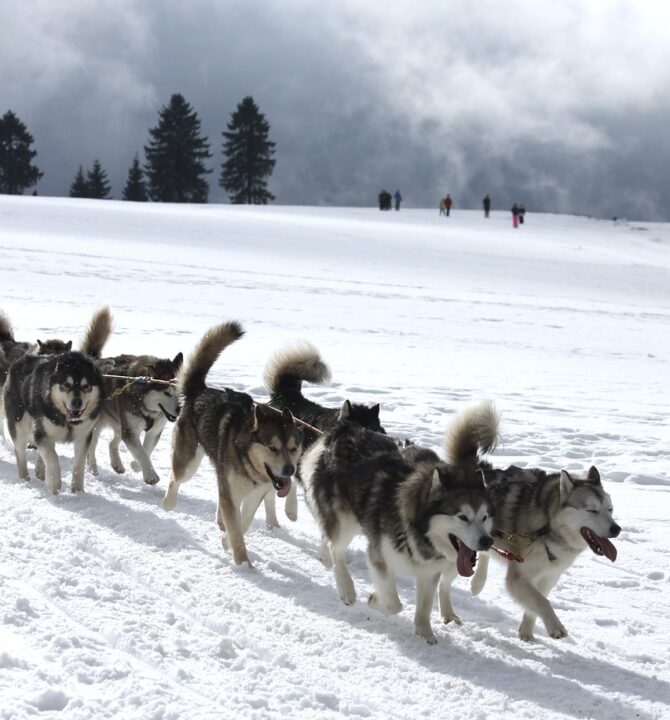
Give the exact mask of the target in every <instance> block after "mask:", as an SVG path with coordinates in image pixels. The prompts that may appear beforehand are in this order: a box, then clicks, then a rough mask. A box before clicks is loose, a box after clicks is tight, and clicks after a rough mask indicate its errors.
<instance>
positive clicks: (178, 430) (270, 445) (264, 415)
mask: <svg viewBox="0 0 670 720" xmlns="http://www.w3.org/2000/svg"><path fill="white" fill-rule="evenodd" d="M243 334H244V331H243V330H242V327H241V326H240V325H239V323H236V322H228V323H223V324H222V325H217V326H215V327H213V328H212V329H211V330H209V332H207V333H206V334H205V336H204V337H203V338H202V340H201V341H200V343H199V344H198V345H197V347H196V349H195V350H194V351H193V354H192V355H191V357H190V358H189V359H188V362H187V363H186V365H185V366H184V367H182V368H181V370H180V371H179V374H178V376H177V389H178V391H179V394H180V396H181V398H182V403H183V407H182V411H181V413H180V415H179V418H178V419H177V423H176V426H175V430H174V433H173V436H172V473H171V477H170V484H169V487H168V489H167V492H166V494H165V498H164V500H163V507H164V508H165V509H166V510H171V509H172V508H173V507H174V506H175V504H176V502H177V493H178V490H179V486H180V485H181V483H183V482H185V481H186V480H188V479H189V478H191V477H192V476H193V474H194V473H195V471H196V470H197V469H198V466H199V465H200V462H201V460H202V458H203V457H204V455H207V456H208V457H209V459H210V460H211V462H212V464H213V465H214V469H215V471H216V479H217V483H218V490H219V492H218V508H217V513H216V517H217V522H218V525H219V528H220V529H221V530H222V531H223V532H224V533H225V535H224V537H223V539H222V542H223V546H224V548H226V549H229V550H230V551H231V552H232V556H233V561H234V562H235V564H237V565H240V564H242V563H244V562H246V563H248V564H249V565H250V566H251V563H250V561H249V557H248V555H247V548H246V545H245V543H244V533H245V532H246V531H247V529H248V528H249V525H250V524H251V520H252V519H253V516H254V513H255V512H256V509H257V508H258V505H259V504H260V502H261V500H262V499H263V497H264V496H265V494H266V492H267V491H268V489H269V488H271V487H274V489H275V491H276V492H277V495H279V497H286V495H287V494H288V492H289V490H290V489H291V476H292V475H293V474H294V472H295V469H296V464H297V462H298V459H299V457H300V453H301V450H302V432H301V431H300V429H299V428H298V427H297V426H296V424H295V422H294V420H293V415H292V414H291V412H290V410H288V409H287V408H284V410H282V411H280V410H276V409H274V408H269V407H267V406H263V405H258V404H256V403H255V402H254V400H253V398H252V397H251V396H250V395H247V394H246V393H242V392H237V391H235V390H231V389H230V388H225V389H223V390H217V389H214V388H210V387H207V385H206V384H205V379H206V377H207V373H208V372H209V370H210V368H211V367H212V365H213V364H214V363H215V362H216V360H217V358H218V357H219V354H220V353H221V352H222V351H223V350H224V349H225V348H226V347H228V346H229V345H231V344H232V343H233V342H235V341H236V340H238V339H239V338H241V337H242V335H243ZM241 505H244V507H243V512H242V514H241V513H240V507H241Z"/></svg>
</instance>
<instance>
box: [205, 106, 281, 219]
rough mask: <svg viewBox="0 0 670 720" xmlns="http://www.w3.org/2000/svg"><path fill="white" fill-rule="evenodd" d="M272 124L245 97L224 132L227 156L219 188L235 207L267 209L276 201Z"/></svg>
mask: <svg viewBox="0 0 670 720" xmlns="http://www.w3.org/2000/svg"><path fill="white" fill-rule="evenodd" d="M269 132H270V124H269V123H268V122H267V120H266V119H265V115H263V113H261V112H260V111H259V109H258V106H257V105H256V103H255V102H254V99H253V98H252V97H251V96H248V97H245V98H244V100H242V102H241V103H240V104H239V105H238V106H237V109H236V110H235V112H234V113H232V116H231V121H230V122H229V123H228V131H227V132H225V131H224V132H223V133H222V134H223V137H224V143H223V154H224V155H225V156H226V158H227V159H226V160H225V161H224V162H223V163H222V165H221V176H220V178H219V185H220V186H221V187H222V188H224V189H225V190H226V191H227V192H228V194H229V196H230V200H231V202H233V203H244V204H249V205H251V204H254V205H267V203H268V201H269V200H274V199H275V198H274V195H273V194H272V193H271V192H269V191H268V189H267V186H268V178H269V177H270V175H272V171H273V170H274V167H275V163H276V162H277V161H276V160H275V159H274V158H273V155H274V152H275V150H274V149H275V143H273V142H271V141H270V140H268V133H269Z"/></svg>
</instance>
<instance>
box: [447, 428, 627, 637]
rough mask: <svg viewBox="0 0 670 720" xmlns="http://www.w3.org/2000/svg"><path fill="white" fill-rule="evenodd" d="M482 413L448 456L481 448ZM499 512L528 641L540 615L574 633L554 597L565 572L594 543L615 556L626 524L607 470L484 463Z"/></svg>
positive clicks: (561, 631)
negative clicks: (616, 511) (579, 473)
mask: <svg viewBox="0 0 670 720" xmlns="http://www.w3.org/2000/svg"><path fill="white" fill-rule="evenodd" d="M476 427H477V422H476V418H474V417H473V418H466V419H465V422H464V423H463V426H462V427H461V431H460V432H459V433H455V434H453V435H452V436H451V437H450V438H447V442H446V444H445V450H446V455H447V459H448V460H449V461H451V462H459V461H461V460H462V459H463V458H464V457H467V456H470V457H472V454H473V453H474V452H475V449H476V443H475V441H474V438H475V437H476ZM482 470H483V473H484V477H485V482H486V487H487V490H488V492H489V494H490V497H491V502H492V504H493V509H494V516H495V530H494V533H493V535H494V540H495V546H496V547H497V548H500V549H501V550H502V551H503V552H504V553H505V555H506V559H505V562H506V563H507V577H506V584H507V589H508V590H509V593H510V595H511V596H512V597H513V598H514V600H516V601H517V602H518V603H519V604H520V605H521V606H522V607H523V609H524V614H523V619H522V621H521V625H520V626H519V637H520V638H521V639H522V640H532V639H533V629H534V627H535V621H536V619H537V617H538V616H539V617H540V618H541V619H542V622H543V623H544V625H545V627H546V629H547V633H548V634H549V635H550V636H551V637H554V638H562V637H565V636H566V635H567V630H566V629H565V627H564V626H563V624H562V623H561V621H560V620H559V619H558V617H557V615H556V612H555V611H554V609H553V607H552V605H551V603H550V602H549V600H548V598H547V596H548V594H549V592H550V591H551V589H552V588H553V587H554V585H556V583H557V582H558V580H559V578H560V577H561V575H562V573H563V572H564V571H565V570H567V568H569V567H570V566H571V565H572V564H573V563H574V561H575V560H576V559H577V556H578V555H579V554H580V553H581V552H582V551H584V550H585V549H586V548H587V547H589V548H590V549H591V550H592V551H593V552H594V553H595V554H596V555H601V556H604V557H606V558H607V559H608V560H610V561H612V562H614V560H616V555H617V552H616V548H615V547H614V545H613V544H612V543H611V542H610V540H609V538H615V537H617V536H618V535H619V533H620V532H621V528H620V527H619V525H617V524H616V522H615V521H614V519H613V517H612V500H611V499H610V496H609V495H608V494H607V493H606V492H605V490H604V489H603V486H602V484H601V481H600V474H599V473H598V470H597V469H596V468H595V467H591V468H590V470H589V471H588V473H587V475H586V477H585V478H582V477H576V476H574V475H571V474H570V473H568V472H567V471H565V470H562V471H561V472H560V473H559V472H556V473H547V472H545V471H543V470H539V469H537V468H528V469H523V468H520V467H516V466H511V467H508V468H507V469H506V470H498V469H492V468H491V467H490V466H489V465H486V464H482ZM487 571H488V556H487V555H482V556H481V557H480V559H479V562H478V563H477V570H476V572H475V575H474V577H473V579H472V584H471V589H472V592H473V593H474V594H475V595H476V594H478V593H480V592H481V590H482V588H483V587H484V584H485V582H486V577H487Z"/></svg>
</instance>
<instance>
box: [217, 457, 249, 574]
mask: <svg viewBox="0 0 670 720" xmlns="http://www.w3.org/2000/svg"><path fill="white" fill-rule="evenodd" d="M216 479H217V484H218V486H219V505H218V508H217V517H219V518H220V519H221V521H222V522H223V525H224V527H225V529H226V536H225V538H226V544H227V546H228V548H230V551H231V552H232V554H233V562H234V563H235V564H236V565H241V564H242V563H247V564H248V565H249V567H252V565H251V562H250V560H249V556H248V555H247V547H246V545H245V544H244V535H243V534H242V529H241V527H240V514H239V510H238V509H237V507H235V504H234V503H233V498H232V495H231V492H230V483H229V482H228V477H227V474H226V471H225V468H223V467H221V466H220V465H218V464H217V466H216ZM224 547H225V546H224Z"/></svg>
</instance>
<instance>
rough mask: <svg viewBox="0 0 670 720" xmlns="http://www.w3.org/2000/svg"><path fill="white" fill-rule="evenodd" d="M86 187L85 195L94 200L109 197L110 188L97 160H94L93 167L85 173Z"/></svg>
mask: <svg viewBox="0 0 670 720" xmlns="http://www.w3.org/2000/svg"><path fill="white" fill-rule="evenodd" d="M86 188H87V190H88V195H86V197H89V198H94V199H96V200H105V199H107V198H108V197H109V191H110V190H111V189H112V188H111V185H110V184H109V180H108V179H107V173H106V172H105V171H104V170H103V169H102V166H101V165H100V161H99V160H94V161H93V167H92V168H91V169H90V170H89V171H88V172H87V173H86Z"/></svg>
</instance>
